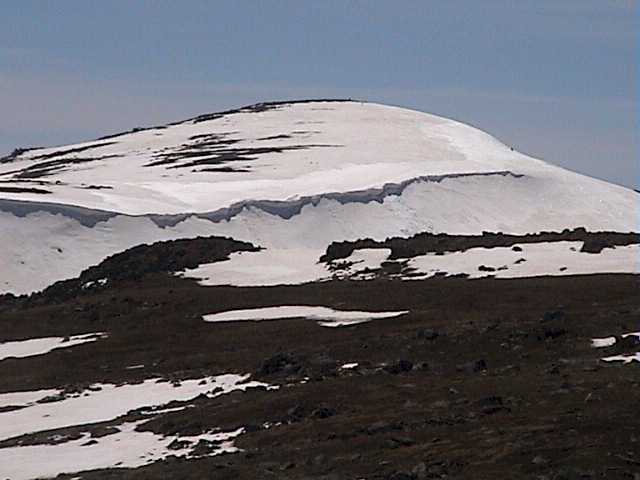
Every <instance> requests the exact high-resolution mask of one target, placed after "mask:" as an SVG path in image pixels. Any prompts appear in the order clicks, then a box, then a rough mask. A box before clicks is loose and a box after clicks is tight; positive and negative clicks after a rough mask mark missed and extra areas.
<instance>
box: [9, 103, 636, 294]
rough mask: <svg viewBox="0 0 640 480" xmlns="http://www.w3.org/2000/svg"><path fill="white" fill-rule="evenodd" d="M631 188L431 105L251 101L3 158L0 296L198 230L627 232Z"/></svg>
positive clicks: (301, 233)
mask: <svg viewBox="0 0 640 480" xmlns="http://www.w3.org/2000/svg"><path fill="white" fill-rule="evenodd" d="M638 198H639V197H638V193H636V192H634V191H632V190H630V189H626V188H623V187H620V186H616V185H612V184H609V183H606V182H603V181H600V180H596V179H593V178H589V177H586V176H583V175H579V174H577V173H573V172H570V171H567V170H565V169H562V168H559V167H556V166H553V165H550V164H547V163H544V162H542V161H540V160H536V159H533V158H531V157H528V156H526V155H523V154H521V153H518V152H517V151H514V150H513V149H512V148H510V147H508V146H506V145H504V144H502V143H500V142H499V141H498V140H496V139H495V138H493V137H491V136H490V135H488V134H487V133H484V132H482V131H480V130H478V129H476V128H473V127H471V126H468V125H465V124H462V123H459V122H456V121H453V120H449V119H445V118H442V117H438V116H435V115H430V114H426V113H421V112H416V111H412V110H407V109H403V108H397V107H390V106H385V105H379V104H373V103H363V102H356V101H348V100H305V101H293V102H277V103H262V104H257V105H253V106H249V107H244V108H240V109H237V110H231V111H227V112H221V113H214V114H208V115H201V116H199V117H196V118H193V119H189V120H185V121H181V122H177V123H172V124H169V125H164V126H157V127H152V128H146V129H136V130H134V131H131V132H126V133H122V134H118V135H111V136H108V137H103V138H101V139H98V140H94V141H89V142H83V143H78V144H73V145H67V146H61V147H52V148H30V149H18V150H15V151H14V152H13V153H12V154H11V155H9V156H7V157H4V158H3V159H2V160H0V225H1V226H2V228H1V229H0V240H1V241H2V244H3V246H5V248H4V251H3V253H2V254H1V255H0V267H2V270H3V272H5V274H4V275H3V278H2V279H1V281H0V292H2V291H13V292H28V291H32V290H34V289H39V288H43V287H45V286H46V285H48V284H49V283H51V282H52V281H55V280H59V279H63V278H67V277H69V276H74V275H77V274H78V273H80V271H82V270H83V269H85V268H87V267H89V266H90V265H93V264H96V263H98V262H99V261H101V260H102V259H104V258H105V257H106V256H108V255H111V254H114V253H117V252H119V251H122V250H125V249H127V248H130V247H132V246H134V245H137V244H140V243H149V242H153V241H158V240H168V239H176V238H192V237H195V236H199V235H214V234H215V235H225V236H230V237H233V238H234V239H238V240H244V241H249V242H253V243H255V244H257V245H259V246H261V247H264V248H266V249H271V250H278V251H284V250H292V249H295V250H297V251H299V250H305V251H307V252H310V251H312V250H313V251H314V255H315V253H317V252H318V251H322V250H324V249H325V248H326V247H327V245H328V244H330V243H331V242H334V241H354V240H357V239H360V238H367V237H370V238H372V239H374V240H384V239H385V238H387V237H393V236H402V237H406V236H410V235H414V234H417V233H421V232H429V233H447V234H455V235H463V234H467V235H473V234H477V235H481V234H482V233H483V232H485V231H491V232H502V233H509V234H520V235H523V234H535V233H538V232H542V231H556V232H560V231H562V230H565V229H574V228H580V227H583V228H585V229H587V230H589V231H605V230H606V231H615V232H629V231H634V230H637V227H638V225H637V222H638V218H637V215H636V210H637V205H638ZM43 232H47V234H46V235H44V234H43ZM285 257H286V255H285ZM308 258H310V257H308ZM315 258H317V257H315ZM6 272H8V273H6Z"/></svg>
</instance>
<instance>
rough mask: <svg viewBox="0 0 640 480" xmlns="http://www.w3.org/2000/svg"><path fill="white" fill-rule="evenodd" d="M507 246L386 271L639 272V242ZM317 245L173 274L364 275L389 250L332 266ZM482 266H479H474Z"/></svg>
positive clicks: (219, 277)
mask: <svg viewBox="0 0 640 480" xmlns="http://www.w3.org/2000/svg"><path fill="white" fill-rule="evenodd" d="M514 246H515V247H519V249H517V250H514V248H513V247H495V248H483V247H478V248H470V249H468V250H465V251H461V252H450V253H445V254H432V253H430V254H426V255H419V256H416V257H413V258H410V259H402V258H400V259H395V261H398V262H403V263H406V270H405V271H406V272H407V273H401V274H397V275H391V276H392V277H395V278H399V279H413V280H416V279H422V278H429V277H433V276H435V275H442V274H445V275H466V276H468V277H469V278H481V277H488V276H492V277H497V278H524V277H537V276H545V275H554V276H557V275H576V274H590V273H639V272H640V245H628V246H620V247H615V248H605V249H603V250H602V252H600V253H585V252H580V249H581V248H582V242H564V241H562V242H547V243H523V244H518V245H514ZM323 253H324V252H323V251H320V250H296V251H295V252H291V256H287V254H286V251H278V252H277V253H274V252H271V251H269V250H262V251H260V252H243V253H236V254H232V255H231V258H230V259H229V260H228V261H225V262H218V263H211V264H204V265H200V266H199V267H197V268H194V269H189V270H185V271H183V272H179V273H178V274H179V275H180V276H181V277H184V278H194V279H197V280H198V283H200V284H201V285H204V286H215V285H237V286H251V285H254V286H263V285H279V284H299V283H306V282H311V281H326V280H330V279H331V278H351V279H356V280H367V279H371V278H374V277H375V276H376V273H375V271H376V270H378V269H380V268H381V267H382V264H383V263H384V262H385V261H388V259H389V255H390V253H391V250H389V249H387V248H380V249H371V248H369V249H360V250H355V251H354V252H353V254H352V255H351V256H349V257H347V258H344V259H340V260H337V261H335V262H334V264H345V265H347V267H345V268H343V269H340V270H337V271H332V270H331V269H330V268H329V265H327V264H323V263H320V262H319V261H318V259H319V258H320V256H321V255H322V254H323ZM480 267H482V268H480Z"/></svg>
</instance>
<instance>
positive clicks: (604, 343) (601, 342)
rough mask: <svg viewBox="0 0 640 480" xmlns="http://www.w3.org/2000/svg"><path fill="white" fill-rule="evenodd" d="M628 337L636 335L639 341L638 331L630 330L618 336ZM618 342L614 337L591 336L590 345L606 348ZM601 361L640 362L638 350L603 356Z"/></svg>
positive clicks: (639, 333) (639, 334)
mask: <svg viewBox="0 0 640 480" xmlns="http://www.w3.org/2000/svg"><path fill="white" fill-rule="evenodd" d="M628 337H637V341H638V342H640V332H630V333H624V334H622V335H620V338H623V339H624V338H628ZM616 343H618V339H617V338H616V337H604V338H592V339H591V346H592V347H594V348H608V347H612V346H614V345H615V344H616ZM602 361H603V362H622V363H625V364H626V363H631V362H640V352H638V353H630V354H623V355H611V356H609V357H604V358H603V359H602Z"/></svg>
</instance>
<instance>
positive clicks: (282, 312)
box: [203, 305, 409, 327]
mask: <svg viewBox="0 0 640 480" xmlns="http://www.w3.org/2000/svg"><path fill="white" fill-rule="evenodd" d="M406 313H409V311H408V310H403V311H397V312H361V311H355V310H334V309H332V308H328V307H311V306H292V305H288V306H280V307H265V308H250V309H245V310H229V311H226V312H220V313H213V314H209V315H205V316H204V317H203V318H204V320H205V321H206V322H242V321H261V320H283V319H289V318H306V319H308V320H314V321H316V322H318V324H319V325H321V326H323V327H340V326H344V325H355V324H358V323H364V322H368V321H370V320H376V319H382V318H393V317H398V316H400V315H404V314H406Z"/></svg>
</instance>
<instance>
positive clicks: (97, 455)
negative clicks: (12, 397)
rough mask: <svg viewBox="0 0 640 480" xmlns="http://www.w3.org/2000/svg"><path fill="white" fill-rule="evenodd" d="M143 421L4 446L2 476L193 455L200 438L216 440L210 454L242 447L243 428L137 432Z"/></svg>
mask: <svg viewBox="0 0 640 480" xmlns="http://www.w3.org/2000/svg"><path fill="white" fill-rule="evenodd" d="M138 424H139V423H126V424H124V425H122V426H120V427H119V431H118V432H117V433H114V434H111V435H107V436H105V437H101V438H99V439H97V441H96V442H97V443H93V444H87V442H89V441H90V440H91V438H90V436H89V435H88V434H86V435H84V436H83V437H82V438H80V439H78V440H71V441H69V442H65V443H61V444H57V445H34V446H25V447H10V448H0V476H1V477H2V478H3V479H4V478H7V479H11V480H30V479H34V478H45V477H46V478H48V477H55V476H57V475H59V474H61V473H75V472H80V471H83V470H95V469H99V468H113V467H119V468H124V467H130V468H135V467H139V466H142V465H145V464H148V463H152V462H154V461H158V460H161V459H163V458H166V457H168V456H170V455H175V456H178V457H182V456H190V451H191V449H192V448H193V446H195V445H196V444H197V443H198V442H199V441H202V440H204V441H209V442H214V443H215V448H214V449H213V451H212V453H210V454H209V455H211V456H213V455H220V454H223V453H234V452H237V451H238V448H236V447H235V446H234V445H233V439H234V438H235V437H237V436H238V435H240V434H241V433H242V432H243V430H242V429H239V430H235V431H232V432H214V433H209V434H203V435H199V436H192V437H176V436H169V437H163V436H161V435H157V434H155V433H153V432H137V431H135V427H136V426H137V425H138ZM176 439H177V440H179V441H181V442H184V441H186V442H189V443H188V446H186V447H184V448H181V449H177V450H176V449H170V448H168V447H169V445H170V444H171V442H173V441H174V440H176Z"/></svg>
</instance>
